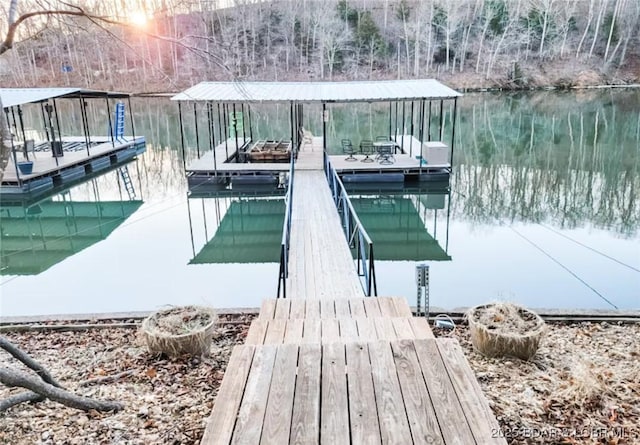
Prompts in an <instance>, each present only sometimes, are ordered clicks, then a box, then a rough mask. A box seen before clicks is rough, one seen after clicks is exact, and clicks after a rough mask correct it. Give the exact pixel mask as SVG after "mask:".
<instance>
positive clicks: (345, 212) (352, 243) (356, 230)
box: [324, 153, 378, 296]
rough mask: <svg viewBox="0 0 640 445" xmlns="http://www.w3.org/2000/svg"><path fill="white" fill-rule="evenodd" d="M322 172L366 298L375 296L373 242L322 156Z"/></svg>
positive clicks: (345, 192)
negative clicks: (361, 280) (352, 251)
mask: <svg viewBox="0 0 640 445" xmlns="http://www.w3.org/2000/svg"><path fill="white" fill-rule="evenodd" d="M324 171H325V175H326V177H327V181H328V182H329V188H330V189H331V196H332V197H333V202H334V203H335V205H336V207H337V209H338V213H339V214H341V216H342V227H343V229H344V232H345V235H346V237H347V241H348V243H349V247H350V248H352V249H355V250H356V253H357V265H358V275H359V276H361V277H363V278H364V287H365V293H366V294H367V296H377V295H378V286H377V283H376V268H375V261H374V254H373V241H371V238H370V237H369V234H368V233H367V231H366V229H365V228H364V226H363V225H362V222H360V218H358V214H357V213H356V211H355V209H354V208H353V204H352V203H351V200H350V199H349V194H348V193H347V191H346V189H345V188H344V184H343V183H342V180H341V179H340V177H339V176H338V174H337V173H336V171H335V170H334V169H333V167H332V166H331V163H330V162H329V157H328V156H327V154H326V153H325V154H324Z"/></svg>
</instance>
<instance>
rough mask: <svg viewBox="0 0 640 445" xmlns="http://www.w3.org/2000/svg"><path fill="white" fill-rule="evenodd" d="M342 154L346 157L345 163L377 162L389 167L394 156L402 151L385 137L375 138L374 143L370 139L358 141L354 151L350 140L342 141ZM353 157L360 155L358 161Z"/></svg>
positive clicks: (394, 159)
mask: <svg viewBox="0 0 640 445" xmlns="http://www.w3.org/2000/svg"><path fill="white" fill-rule="evenodd" d="M341 145H342V152H343V153H344V154H345V155H347V157H346V158H344V160H345V161H347V162H353V161H360V162H365V163H374V162H378V163H379V164H382V165H391V164H394V163H395V162H396V158H395V156H394V155H395V154H396V153H398V152H400V153H402V149H401V148H400V146H399V145H398V144H397V143H396V142H395V141H393V140H391V139H390V138H388V137H387V136H377V137H376V140H375V142H374V141H372V140H370V139H363V140H361V141H360V144H359V146H358V150H356V149H355V148H354V146H353V143H352V142H351V139H342V141H341ZM355 155H362V157H361V158H360V159H358V158H356V157H355Z"/></svg>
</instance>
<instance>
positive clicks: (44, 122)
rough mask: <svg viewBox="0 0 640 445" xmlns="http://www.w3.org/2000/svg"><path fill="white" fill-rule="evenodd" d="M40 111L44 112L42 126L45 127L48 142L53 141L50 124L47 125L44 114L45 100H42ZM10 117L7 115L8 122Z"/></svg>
mask: <svg viewBox="0 0 640 445" xmlns="http://www.w3.org/2000/svg"><path fill="white" fill-rule="evenodd" d="M40 112H41V113H42V126H43V127H44V134H45V135H46V137H47V142H51V136H50V135H49V126H48V125H47V118H46V116H45V114H44V102H40ZM8 121H9V118H8V117H7V122H8Z"/></svg>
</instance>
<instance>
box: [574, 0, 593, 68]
mask: <svg viewBox="0 0 640 445" xmlns="http://www.w3.org/2000/svg"><path fill="white" fill-rule="evenodd" d="M594 1H595V0H591V1H590V2H589V18H588V19H587V26H585V27H584V32H583V33H582V38H581V39H580V43H578V48H577V49H576V58H577V57H579V56H580V49H582V44H583V43H584V40H585V39H586V38H587V34H588V32H589V28H591V22H592V21H593V2H594Z"/></svg>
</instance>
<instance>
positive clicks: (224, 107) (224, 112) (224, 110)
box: [222, 103, 237, 160]
mask: <svg viewBox="0 0 640 445" xmlns="http://www.w3.org/2000/svg"><path fill="white" fill-rule="evenodd" d="M227 109H228V108H227V104H225V103H223V104H222V122H223V123H224V150H225V153H226V155H227V160H228V159H229V133H228V131H229V128H228V127H227ZM236 155H237V153H236Z"/></svg>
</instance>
